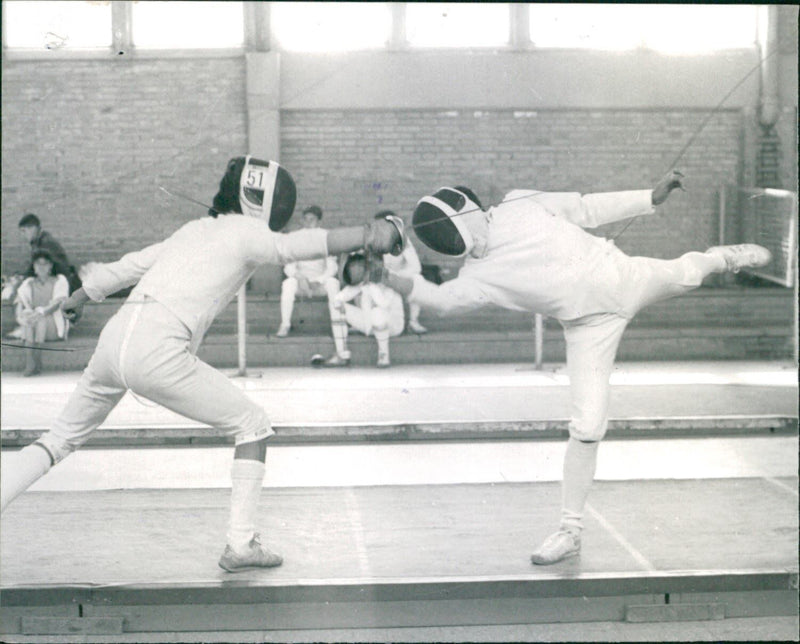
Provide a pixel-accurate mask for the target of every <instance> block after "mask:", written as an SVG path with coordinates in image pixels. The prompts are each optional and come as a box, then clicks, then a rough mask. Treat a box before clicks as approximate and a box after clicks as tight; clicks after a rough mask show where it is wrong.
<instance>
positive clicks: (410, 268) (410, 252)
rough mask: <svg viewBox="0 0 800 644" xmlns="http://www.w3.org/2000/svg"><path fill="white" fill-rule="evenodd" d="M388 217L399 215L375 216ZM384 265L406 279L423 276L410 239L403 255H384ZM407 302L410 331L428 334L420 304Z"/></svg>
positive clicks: (378, 216)
mask: <svg viewBox="0 0 800 644" xmlns="http://www.w3.org/2000/svg"><path fill="white" fill-rule="evenodd" d="M387 216H391V217H396V216H397V214H396V213H395V212H394V211H392V210H381V211H380V212H379V213H377V214H376V215H375V219H385V218H386V217H387ZM383 265H384V266H385V267H386V269H387V270H390V271H392V272H393V273H397V274H398V275H403V276H405V277H411V278H413V277H414V275H421V274H422V264H421V263H420V261H419V255H417V251H416V249H415V248H414V246H413V244H412V243H411V240H410V239H407V240H406V245H405V248H403V252H402V254H400V255H398V256H397V257H395V256H394V255H391V254H387V255H384V256H383ZM406 302H407V304H408V330H409V331H411V332H412V333H416V334H418V335H421V334H423V333H427V332H428V329H426V328H425V327H424V326H422V325H421V324H420V323H419V314H420V305H419V303H417V302H409V301H408V300H406Z"/></svg>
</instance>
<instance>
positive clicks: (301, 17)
mask: <svg viewBox="0 0 800 644" xmlns="http://www.w3.org/2000/svg"><path fill="white" fill-rule="evenodd" d="M271 22H272V33H273V35H274V37H275V40H276V41H277V43H278V45H279V46H280V48H281V49H285V50H287V51H292V50H293V51H309V52H315V51H334V50H339V51H341V50H354V49H374V48H382V47H385V46H386V43H387V41H388V40H389V37H390V33H391V13H390V11H389V6H388V5H387V4H386V3H372V2H364V3H360V2H321V3H320V2H273V3H272V4H271Z"/></svg>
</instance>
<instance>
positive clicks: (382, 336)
mask: <svg viewBox="0 0 800 644" xmlns="http://www.w3.org/2000/svg"><path fill="white" fill-rule="evenodd" d="M386 256H387V257H392V256H391V255H386ZM342 279H343V280H344V283H345V284H346V286H345V287H344V288H343V289H342V290H341V291H340V292H339V294H338V295H337V296H336V304H337V306H338V307H339V308H340V311H341V310H342V308H343V309H344V316H345V319H346V320H347V324H348V326H349V327H350V328H351V329H353V330H354V331H358V332H359V333H363V334H364V335H371V336H374V338H375V341H376V342H377V343H378V362H377V366H378V367H379V368H386V367H390V366H391V359H390V355H389V338H391V337H395V336H398V335H400V334H401V333H402V332H403V327H404V326H405V325H404V317H405V316H404V312H403V298H402V297H401V296H400V294H399V293H397V291H394V290H392V289H391V288H389V287H388V286H386V285H385V284H382V283H380V282H376V283H373V282H368V281H367V260H366V257H365V256H364V254H363V253H353V254H351V255H350V256H349V257H348V258H347V261H346V262H345V265H344V268H343V270H342ZM350 302H355V304H350Z"/></svg>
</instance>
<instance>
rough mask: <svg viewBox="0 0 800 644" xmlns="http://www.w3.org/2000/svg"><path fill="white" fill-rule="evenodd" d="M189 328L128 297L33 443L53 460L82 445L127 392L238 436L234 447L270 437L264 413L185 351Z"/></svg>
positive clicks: (151, 302) (152, 304) (153, 305)
mask: <svg viewBox="0 0 800 644" xmlns="http://www.w3.org/2000/svg"><path fill="white" fill-rule="evenodd" d="M191 340H192V337H191V334H190V332H189V330H188V328H187V327H186V326H185V325H184V324H183V323H182V322H181V321H180V320H179V319H178V318H177V317H175V316H174V315H173V314H172V313H171V312H170V311H169V310H168V309H167V308H166V307H164V306H163V305H162V304H160V303H159V302H157V301H156V300H153V299H152V298H149V297H145V298H144V300H143V301H138V302H131V301H128V302H126V303H125V304H124V305H123V306H122V308H121V309H120V310H119V312H118V313H117V314H116V315H115V316H114V317H113V318H112V319H111V320H109V322H108V324H107V325H106V326H105V328H104V329H103V331H102V333H101V334H100V339H99V341H98V343H97V349H96V350H95V352H94V355H93V356H92V359H91V360H90V361H89V365H88V366H87V367H86V370H85V371H84V372H83V375H82V376H81V378H80V380H79V381H78V385H77V387H76V389H75V391H74V392H73V393H72V395H71V396H70V398H69V401H68V402H67V404H66V406H65V407H64V409H63V411H62V412H61V414H60V415H59V417H58V418H57V419H56V421H55V422H54V423H53V427H52V429H51V430H50V431H49V432H48V433H47V434H45V435H44V436H42V437H41V438H40V439H39V440H38V441H37V442H39V443H41V444H42V445H44V446H45V447H46V448H47V449H48V451H50V453H51V455H52V457H53V460H54V461H55V462H56V463H57V462H59V461H60V460H62V459H63V458H64V457H65V456H66V455H67V454H69V452H72V451H74V450H76V449H77V448H79V447H80V446H81V445H82V444H83V443H84V442H85V441H86V440H87V439H88V438H89V435H90V434H91V433H92V431H94V430H95V429H96V428H97V427H98V426H99V425H100V424H101V423H102V422H103V421H104V420H105V419H106V417H107V416H108V414H109V413H110V412H111V410H112V409H114V407H115V406H116V404H117V403H118V402H119V401H120V399H121V398H122V396H123V395H124V394H125V391H126V390H127V389H130V390H131V391H132V392H133V393H135V394H136V395H137V396H141V397H143V398H147V399H149V400H152V401H153V402H156V403H158V404H160V405H163V406H164V407H166V408H167V409H170V410H172V411H174V412H176V413H178V414H181V415H183V416H186V417H187V418H190V419H192V420H196V421H198V422H201V423H204V424H206V425H210V426H212V427H216V428H218V429H222V430H224V431H226V432H227V433H228V434H231V435H233V436H235V440H236V444H237V445H240V444H243V443H251V442H255V441H258V440H261V439H263V438H267V437H268V436H271V435H272V434H274V431H273V430H272V427H271V425H270V422H269V418H268V417H267V414H266V412H265V411H264V410H263V409H262V408H261V407H260V406H258V405H257V404H255V403H254V402H253V401H252V400H250V398H248V397H247V396H246V395H245V394H244V393H243V392H242V390H240V389H239V388H237V387H236V386H235V385H234V384H233V383H231V381H230V380H229V379H228V378H227V377H226V376H225V375H224V374H222V373H220V372H219V371H217V370H216V369H214V368H213V367H210V366H209V365H207V364H206V363H205V362H203V361H202V360H200V359H199V358H197V356H195V355H194V354H193V353H192V352H191V349H190V346H191Z"/></svg>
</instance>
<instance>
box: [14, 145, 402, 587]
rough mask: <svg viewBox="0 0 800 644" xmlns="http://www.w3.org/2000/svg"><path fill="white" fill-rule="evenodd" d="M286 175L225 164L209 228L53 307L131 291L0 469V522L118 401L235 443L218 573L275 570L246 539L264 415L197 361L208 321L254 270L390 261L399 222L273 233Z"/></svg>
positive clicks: (270, 165) (254, 537) (192, 229)
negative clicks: (49, 412) (134, 399)
mask: <svg viewBox="0 0 800 644" xmlns="http://www.w3.org/2000/svg"><path fill="white" fill-rule="evenodd" d="M295 200H296V189H295V184H294V181H293V179H292V177H291V175H290V174H289V173H288V172H287V171H286V169H284V168H282V167H281V166H279V165H278V164H277V163H275V162H274V161H262V160H260V159H255V158H252V157H250V156H246V157H236V158H234V159H231V160H230V161H229V163H228V166H227V169H226V172H225V174H224V176H223V177H222V180H221V181H220V185H219V191H218V192H217V194H216V196H215V197H214V202H213V208H212V209H210V210H209V213H208V214H209V215H210V216H208V217H203V218H202V219H198V220H195V221H191V222H189V223H187V224H185V225H184V226H182V227H181V228H179V229H178V230H177V231H176V232H175V233H174V234H173V235H172V236H170V237H169V238H167V239H166V240H164V241H162V242H159V243H156V244H153V245H151V246H148V247H146V248H144V249H142V250H140V251H136V252H132V253H129V254H127V255H125V256H123V257H122V258H121V259H120V260H119V261H117V262H113V263H109V264H98V265H96V266H95V267H94V268H93V270H92V271H91V272H90V273H89V274H88V275H87V276H86V278H85V279H84V281H83V287H82V288H80V289H78V290H77V291H75V293H73V294H72V295H71V296H70V297H69V298H68V299H67V300H65V301H64V303H63V304H62V309H63V311H64V312H65V313H66V314H67V315H68V316H70V315H75V314H77V313H79V312H80V310H81V309H82V307H83V305H84V304H85V302H87V301H88V300H93V301H101V300H103V299H104V298H105V297H106V296H107V295H109V294H111V293H114V292H116V291H118V290H120V289H121V288H125V287H128V286H132V285H134V284H135V285H136V287H135V288H134V289H133V291H132V292H131V294H130V296H129V297H128V299H127V300H126V301H125V303H124V304H123V306H122V307H121V308H120V310H119V311H118V312H117V314H116V315H115V316H114V317H113V318H111V320H109V322H108V323H107V324H106V326H105V327H104V328H103V331H102V332H101V334H100V338H99V340H98V343H97V348H96V350H95V352H94V354H93V355H92V358H91V360H90V361H89V364H88V366H87V367H86V370H85V371H84V372H83V374H82V376H81V378H80V380H79V382H78V385H77V387H76V389H75V391H74V392H73V393H72V394H71V396H70V398H69V401H68V402H67V404H66V406H65V407H64V409H63V410H62V412H61V414H60V415H59V416H58V418H57V419H56V420H55V422H54V423H53V424H52V426H51V429H50V431H48V432H47V433H46V434H44V435H43V436H42V437H41V438H39V439H37V440H36V441H35V442H34V443H32V444H31V445H28V446H27V447H25V448H23V449H22V450H21V451H20V452H19V453H18V454H17V459H15V460H14V462H13V463H10V464H9V465H6V466H4V467H3V472H2V504H1V506H0V510H5V508H6V506H7V505H8V504H9V503H10V502H11V501H12V500H14V499H15V498H16V497H17V496H19V495H20V494H21V493H22V492H23V491H24V490H26V489H27V488H28V487H30V486H31V485H32V484H33V483H34V482H35V481H37V480H38V479H39V478H41V477H42V476H44V475H45V474H46V473H47V472H48V471H49V470H50V468H51V467H53V466H54V465H56V464H57V463H59V462H61V461H62V460H63V459H64V458H66V457H67V456H68V455H69V454H70V453H71V452H73V451H75V450H76V449H78V448H79V447H80V446H81V445H83V443H85V442H86V440H87V439H88V438H89V436H90V434H91V433H92V432H93V431H94V430H95V429H96V428H97V427H98V426H99V425H100V424H101V423H102V422H103V421H104V420H105V419H106V417H107V416H108V414H109V413H110V412H111V410H112V409H113V408H114V407H115V406H116V404H117V403H118V402H119V401H120V399H121V398H122V397H123V395H124V394H125V392H126V391H127V390H131V391H132V392H133V393H135V394H136V395H137V396H141V397H143V398H147V399H149V400H151V401H153V402H156V403H158V404H161V405H163V406H164V407H166V408H167V409H170V410H172V411H174V412H177V413H179V414H182V415H184V416H186V417H188V418H191V419H193V420H196V421H199V422H202V423H205V424H208V425H211V426H214V427H217V428H220V429H223V430H225V431H226V432H228V433H229V434H231V435H233V436H234V437H235V448H234V458H233V465H232V468H231V506H230V521H229V526H228V532H227V544H226V546H225V548H224V551H223V554H222V556H221V558H220V560H219V565H220V566H221V567H222V568H223V569H225V570H227V571H229V572H239V571H242V570H249V569H253V568H262V567H271V566H278V565H280V564H281V563H282V558H281V557H280V556H279V555H277V554H275V553H274V552H272V551H271V550H270V549H268V548H267V547H265V546H264V545H262V544H261V543H260V540H259V535H258V533H257V530H256V522H257V509H258V501H259V497H260V494H261V488H262V485H263V479H264V469H265V466H264V462H265V458H266V447H267V443H266V441H267V439H268V438H269V437H270V436H271V435H272V434H273V433H274V431H273V430H272V427H271V425H270V420H269V418H268V416H267V414H266V413H265V411H264V409H262V408H261V407H260V406H258V405H257V404H255V403H254V402H253V401H252V400H250V399H249V398H248V397H247V396H246V395H245V394H244V393H243V392H242V390H241V389H239V388H238V387H236V386H235V385H234V384H233V383H231V381H230V380H229V379H228V378H227V377H226V376H225V375H224V374H222V373H220V372H219V371H217V370H216V369H213V368H212V367H210V366H209V365H208V364H206V363H204V362H203V361H201V360H199V359H198V358H197V357H196V355H195V354H196V351H197V348H198V346H199V345H200V343H201V341H202V339H203V335H204V334H205V332H206V330H207V329H208V327H209V326H210V325H211V322H212V321H213V320H214V318H215V316H216V315H217V314H218V313H219V312H220V311H221V310H223V309H224V308H225V307H226V306H227V304H228V303H229V302H230V301H231V299H232V298H233V296H234V295H235V294H236V292H237V291H238V290H239V288H240V287H241V286H242V285H243V284H244V283H245V282H246V281H247V280H248V279H249V278H250V276H251V275H252V274H253V272H254V271H255V269H256V268H257V267H258V266H260V265H262V264H286V263H287V262H293V261H298V260H305V259H312V258H321V257H326V256H327V255H338V254H339V253H348V252H352V251H355V250H358V249H361V248H366V249H367V250H369V251H371V252H374V253H387V252H396V253H400V252H401V251H402V246H403V224H402V221H400V220H399V219H395V220H382V221H375V222H372V223H369V224H367V225H365V226H363V227H362V226H359V227H348V228H336V229H331V230H323V229H318V228H317V229H304V230H299V231H296V232H292V233H279V231H280V230H281V229H282V228H283V227H284V226H285V225H286V223H287V222H288V221H289V218H290V217H291V215H292V212H293V211H294V206H295Z"/></svg>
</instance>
